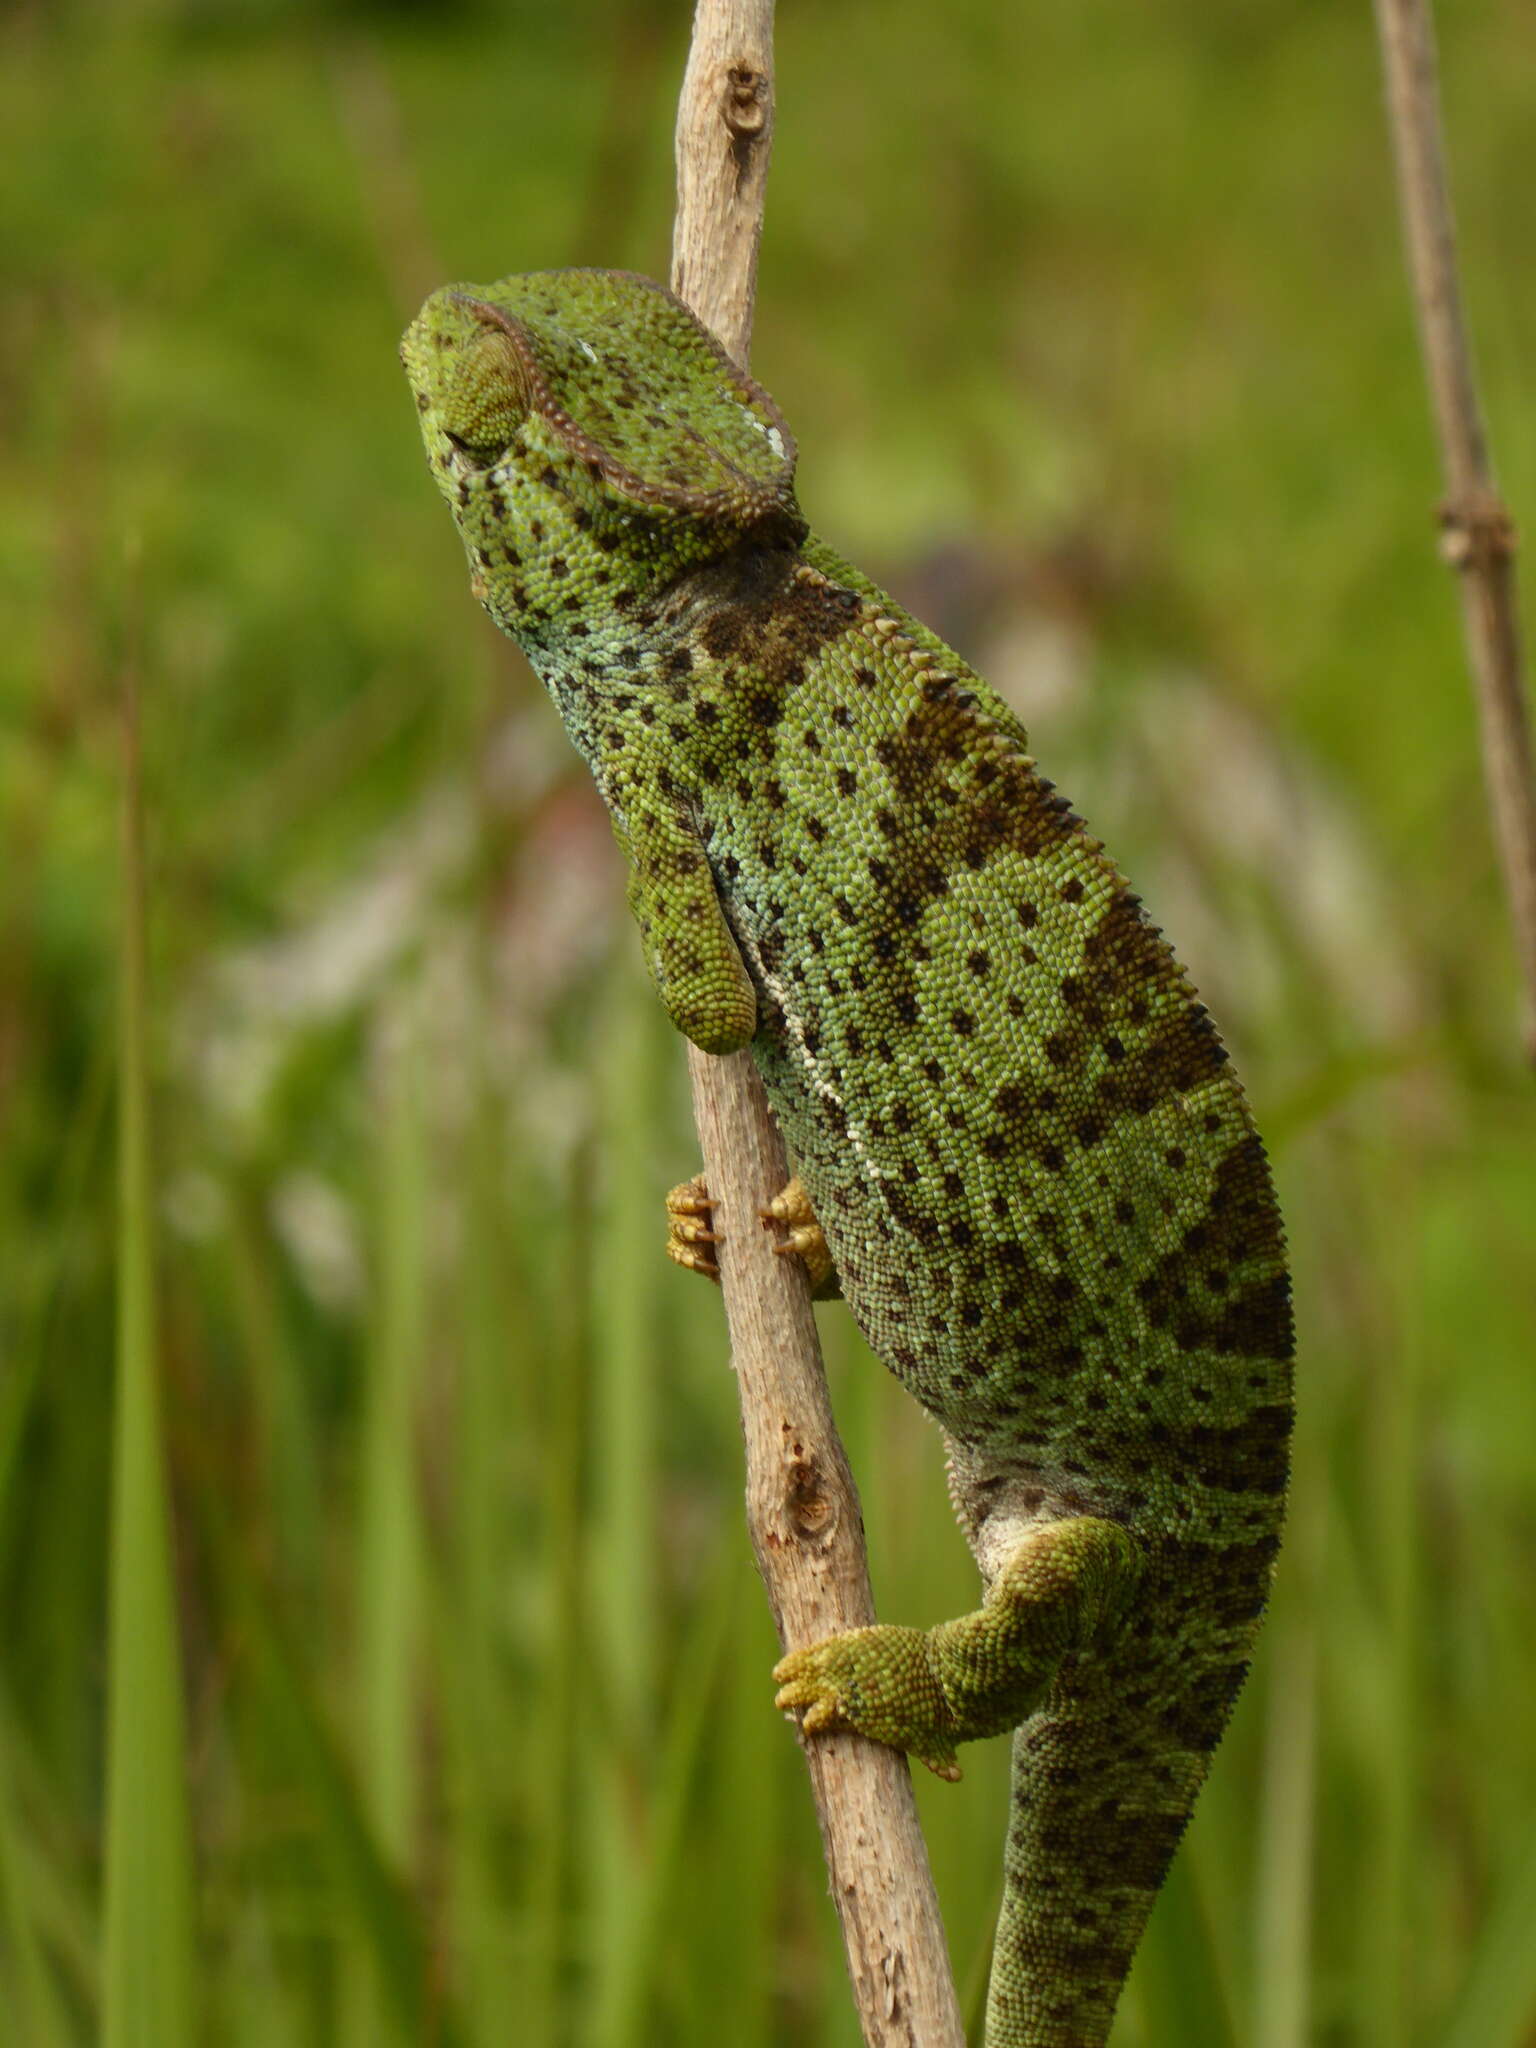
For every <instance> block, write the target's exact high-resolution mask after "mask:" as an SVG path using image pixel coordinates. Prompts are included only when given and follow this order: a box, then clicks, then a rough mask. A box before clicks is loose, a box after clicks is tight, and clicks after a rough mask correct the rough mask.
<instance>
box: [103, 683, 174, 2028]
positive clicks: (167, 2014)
mask: <svg viewBox="0 0 1536 2048" xmlns="http://www.w3.org/2000/svg"><path fill="white" fill-rule="evenodd" d="M125 765H126V772H125V787H124V801H123V831H122V841H121V858H122V910H121V923H120V927H119V948H120V951H119V992H118V1059H119V1069H118V1218H117V1410H116V1422H115V1440H114V1448H113V1476H112V1550H111V1576H110V1588H109V1594H108V1599H109V1606H110V1622H109V1626H110V1641H109V1648H108V1658H109V1662H108V1678H107V1832H106V1899H105V1913H104V1926H103V1957H102V2013H101V2028H102V2041H103V2048H192V2042H193V2039H194V2036H195V2019H194V2014H195V2008H196V1997H195V1986H194V1974H193V1953H194V1943H193V1933H192V1898H193V1874H192V1846H191V1837H190V1830H189V1825H188V1815H187V1791H186V1775H185V1771H186V1766H185V1756H186V1739H185V1729H184V1717H183V1707H182V1694H181V1659H180V1648H179V1643H178V1639H177V1630H176V1610H175V1600H174V1592H173V1574H172V1567H171V1530H170V1511H169V1505H168V1501H167V1493H166V1475H165V1459H164V1451H163V1446H162V1443H161V1433H160V1402H159V1388H158V1385H157V1355H156V1325H155V1281H154V1256H155V1252H154V1246H155V1230H154V1190H153V1181H152V1176H151V1170H150V1151H149V1082H148V1064H147V1057H146V1049H145V1036H146V1012H147V1004H146V998H145V934H144V928H145V912H144V863H143V833H142V810H141V800H140V789H139V776H138V748H137V732H136V729H135V713H134V711H133V710H132V708H131V707H130V710H129V713H128V730H127V740H126V747H125Z"/></svg>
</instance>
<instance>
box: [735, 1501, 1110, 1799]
mask: <svg viewBox="0 0 1536 2048" xmlns="http://www.w3.org/2000/svg"><path fill="white" fill-rule="evenodd" d="M1139 1577H1140V1553H1139V1551H1138V1550H1137V1547H1136V1544H1135V1542H1134V1540H1133V1538H1132V1537H1131V1536H1130V1534H1129V1533H1128V1531H1126V1530H1125V1529H1123V1528H1121V1526H1120V1525H1119V1523H1117V1522H1108V1521H1104V1520H1101V1519H1100V1518H1099V1517H1098V1516H1096V1515H1077V1516H1072V1517H1070V1518H1069V1519H1066V1520H1063V1521H1059V1522H1046V1523H1042V1524H1041V1525H1040V1526H1039V1527H1038V1528H1035V1529H1032V1530H1031V1531H1030V1533H1029V1534H1028V1535H1027V1536H1026V1537H1025V1538H1024V1539H1023V1541H1022V1542H1020V1543H1019V1544H1018V1545H1017V1546H1016V1547H1015V1548H1014V1549H1013V1550H1012V1551H1011V1552H1010V1553H1009V1555H1008V1557H1007V1558H1006V1559H1005V1560H1004V1562H1003V1565H1002V1568H1001V1570H1000V1571H999V1572H998V1574H997V1576H996V1578H995V1579H994V1580H993V1582H992V1585H991V1588H990V1590H989V1591H988V1593H987V1597H986V1600H985V1602H984V1603H983V1604H982V1606H980V1607H979V1608H977V1609H976V1610H975V1612H974V1613H972V1614H965V1615H962V1616H961V1617H960V1618H959V1619H958V1620H957V1621H946V1622H941V1623H940V1624H939V1626H938V1627H937V1628H930V1629H916V1628H893V1627H889V1626H886V1625H884V1624H882V1625H880V1626H878V1627H875V1628H856V1629H849V1630H848V1631H847V1632H846V1633H844V1634H842V1635H836V1636H828V1637H827V1639H826V1640H825V1641H824V1642H820V1643H813V1644H812V1645H811V1646H810V1647H809V1648H808V1649H804V1650H791V1651H790V1653H789V1655H788V1656H787V1657H785V1658H783V1659H782V1661H781V1662H780V1663H779V1664H778V1665H777V1666H776V1667H775V1669H774V1674H773V1675H774V1678H775V1680H776V1681H777V1683H778V1685H779V1693H778V1698H777V1701H776V1704H777V1705H778V1706H780V1707H804V1708H805V1710H806V1713H805V1720H804V1723H803V1726H804V1728H805V1731H806V1733H807V1734H810V1735H814V1734H818V1733H820V1732H821V1731H822V1730H824V1729H838V1728H852V1729H856V1730H857V1731H858V1733H859V1734H861V1735H867V1736H869V1737H870V1738H871V1739H872V1740H873V1741H875V1742H887V1743H889V1744H890V1745H891V1747H892V1748H893V1749H904V1750H906V1751H907V1752H908V1753H909V1754H910V1755H912V1756H915V1757H918V1758H920V1759H921V1761H922V1762H923V1763H925V1764H926V1765H927V1766H928V1768H929V1769H930V1770H931V1771H934V1772H936V1773H937V1775H938V1776H939V1777H941V1778H958V1777H959V1775H960V1766H959V1764H958V1762H957V1761H956V1758H955V1746H956V1744H957V1743H961V1742H969V1741H972V1740H974V1739H975V1738H976V1737H978V1736H983V1735H999V1734H1001V1733H1002V1732H1003V1730H1004V1729H1007V1728H1015V1727H1017V1726H1018V1724H1019V1723H1020V1722H1021V1721H1022V1720H1024V1719H1025V1717H1026V1716H1027V1715H1028V1714H1030V1713H1032V1712H1033V1711H1034V1709H1035V1708H1036V1707H1037V1706H1038V1705H1039V1704H1040V1701H1041V1699H1042V1698H1043V1697H1044V1695H1045V1692H1046V1690H1047V1688H1048V1687H1049V1686H1050V1684H1051V1681H1052V1680H1053V1679H1054V1677H1055V1675H1056V1672H1057V1669H1058V1667H1059V1666H1060V1664H1061V1661H1062V1659H1063V1658H1064V1657H1066V1656H1069V1655H1071V1654H1072V1653H1073V1652H1075V1651H1080V1650H1085V1649H1088V1648H1090V1647H1092V1646H1093V1645H1094V1644H1096V1643H1098V1642H1100V1641H1102V1640H1103V1639H1104V1637H1105V1636H1106V1635H1107V1634H1109V1633H1110V1632H1111V1631H1112V1630H1113V1628H1114V1627H1115V1626H1116V1624H1117V1623H1118V1622H1119V1620H1120V1619H1121V1617H1122V1616H1123V1615H1124V1613H1125V1610H1126V1608H1127V1606H1128V1605H1129V1603H1130V1600H1131V1597H1132V1595H1133V1593H1134V1590H1135V1586H1136V1582H1137V1580H1138V1578H1139Z"/></svg>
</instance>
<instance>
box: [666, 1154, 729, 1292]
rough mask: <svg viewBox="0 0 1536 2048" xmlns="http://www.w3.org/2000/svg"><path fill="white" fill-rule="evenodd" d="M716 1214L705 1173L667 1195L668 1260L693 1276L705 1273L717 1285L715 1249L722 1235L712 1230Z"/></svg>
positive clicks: (718, 1274) (717, 1272)
mask: <svg viewBox="0 0 1536 2048" xmlns="http://www.w3.org/2000/svg"><path fill="white" fill-rule="evenodd" d="M713 1221H714V1212H713V1210H712V1209H711V1207H710V1201H709V1190H708V1188H706V1187H705V1185H704V1178H703V1175H702V1174H697V1173H696V1174H695V1175H694V1177H693V1179H692V1180H685V1181H683V1182H681V1183H680V1184H679V1185H678V1186H677V1187H675V1188H673V1189H672V1191H671V1193H670V1194H669V1195H668V1196H667V1257H668V1258H669V1259H672V1260H675V1261H676V1263H677V1264H678V1265H679V1266H686V1267H687V1268H688V1271H689V1272H690V1273H702V1274H703V1275H704V1276H705V1278H706V1279H709V1280H714V1281H716V1282H718V1280H719V1278H720V1268H719V1266H718V1265H717V1264H716V1263H715V1254H714V1246H716V1245H717V1244H719V1243H720V1242H721V1234H720V1232H719V1231H718V1230H716V1229H715V1228H714V1227H713Z"/></svg>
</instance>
